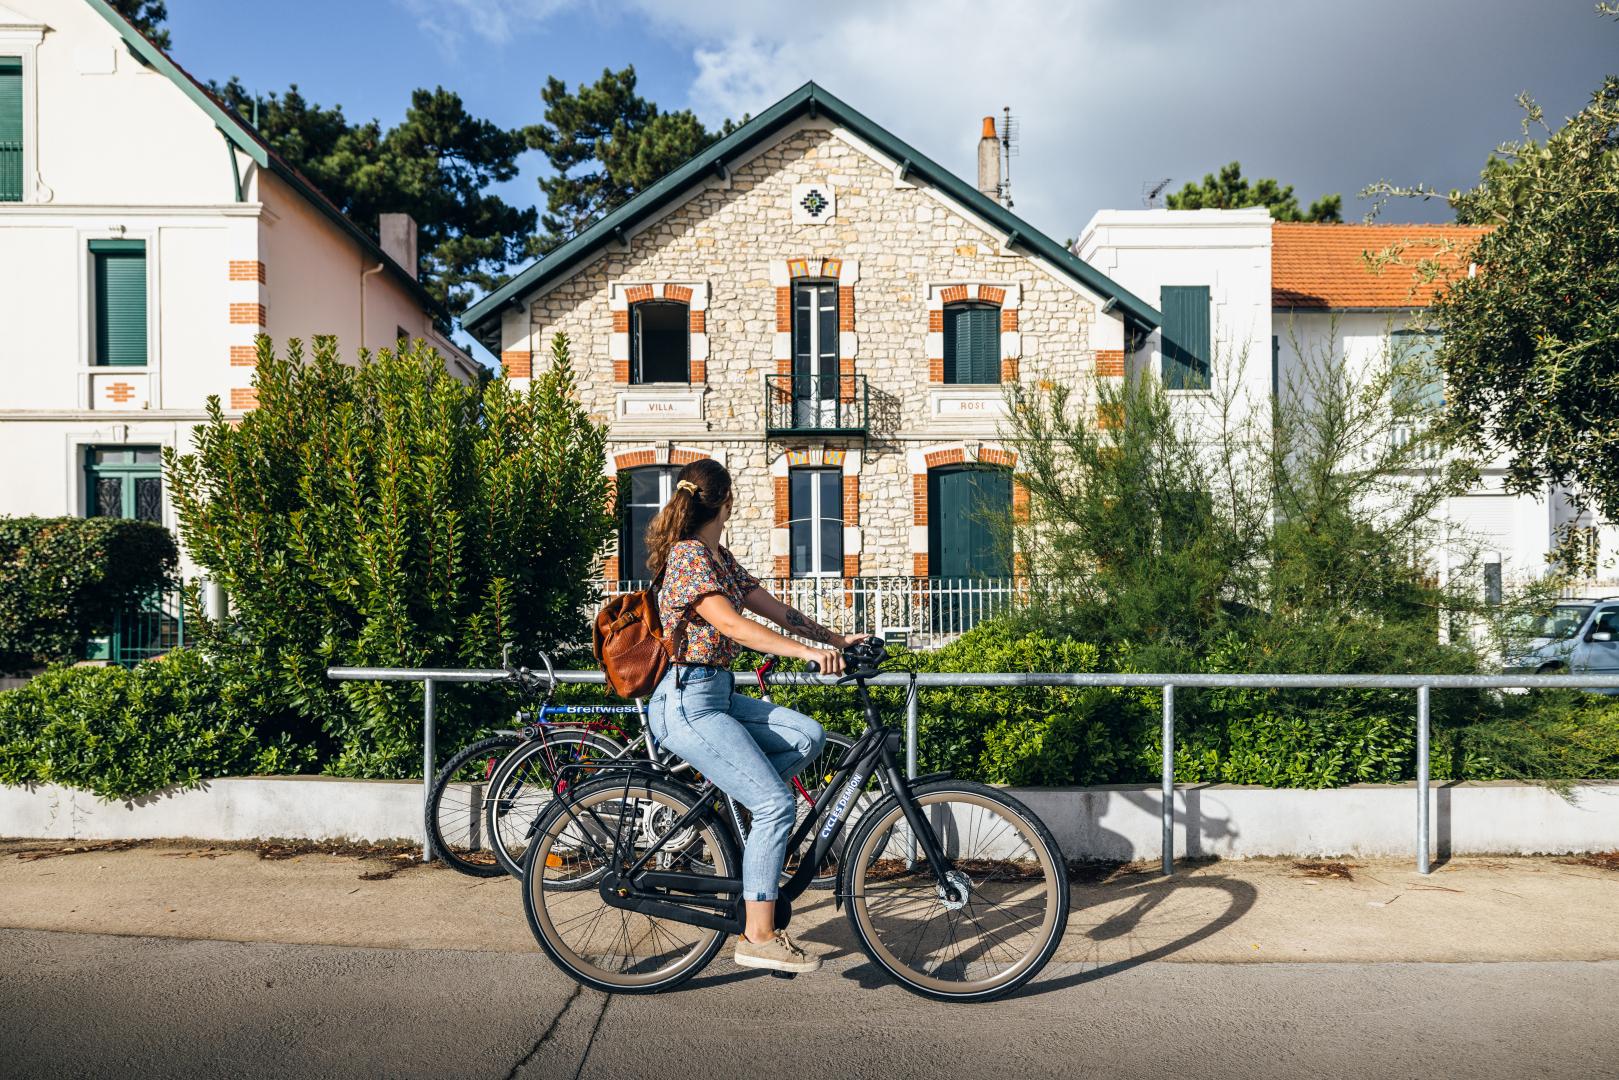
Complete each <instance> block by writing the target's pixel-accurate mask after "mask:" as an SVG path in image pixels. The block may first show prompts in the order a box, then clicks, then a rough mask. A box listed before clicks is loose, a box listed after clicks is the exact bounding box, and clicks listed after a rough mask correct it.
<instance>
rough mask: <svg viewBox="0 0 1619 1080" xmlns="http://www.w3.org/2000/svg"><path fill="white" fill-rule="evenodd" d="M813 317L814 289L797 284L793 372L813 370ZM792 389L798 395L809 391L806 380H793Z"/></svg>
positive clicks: (807, 373)
mask: <svg viewBox="0 0 1619 1080" xmlns="http://www.w3.org/2000/svg"><path fill="white" fill-rule="evenodd" d="M814 317H815V290H814V289H813V288H811V287H810V286H808V285H799V286H797V287H796V288H795V289H794V290H793V374H794V375H809V374H812V373H813V371H814V366H813V364H812V363H811V357H810V326H811V325H812V323H813V320H814ZM793 391H794V393H796V394H799V395H800V396H802V395H804V394H806V393H808V392H809V383H808V381H807V380H799V379H794V380H793Z"/></svg>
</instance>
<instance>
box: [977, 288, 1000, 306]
mask: <svg viewBox="0 0 1619 1080" xmlns="http://www.w3.org/2000/svg"><path fill="white" fill-rule="evenodd" d="M978 299H980V300H982V301H983V302H984V303H986V304H994V305H996V306H997V307H999V306H1000V304H1001V303H1002V301H1004V300H1005V299H1006V290H1005V289H1003V288H1001V287H1000V286H998V285H980V286H978Z"/></svg>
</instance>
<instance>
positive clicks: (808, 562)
mask: <svg viewBox="0 0 1619 1080" xmlns="http://www.w3.org/2000/svg"><path fill="white" fill-rule="evenodd" d="M788 527H789V529H790V530H791V533H790V537H789V539H790V540H791V542H792V548H793V574H794V575H795V576H798V575H804V574H813V573H814V572H815V548H814V544H815V528H814V522H812V521H811V520H810V519H809V518H808V517H803V518H799V519H798V520H796V521H794V522H792V523H791V524H790V525H789V526H788Z"/></svg>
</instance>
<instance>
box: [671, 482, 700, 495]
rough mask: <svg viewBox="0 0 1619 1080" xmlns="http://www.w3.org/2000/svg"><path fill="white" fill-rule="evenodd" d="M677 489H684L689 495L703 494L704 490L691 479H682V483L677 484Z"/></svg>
mask: <svg viewBox="0 0 1619 1080" xmlns="http://www.w3.org/2000/svg"><path fill="white" fill-rule="evenodd" d="M675 489H676V490H678V491H684V492H685V493H686V494H688V495H701V494H702V493H703V492H702V490H701V489H700V488H698V486H697V485H696V484H694V483H692V482H691V481H690V480H682V481H681V482H680V483H678V484H676V485H675Z"/></svg>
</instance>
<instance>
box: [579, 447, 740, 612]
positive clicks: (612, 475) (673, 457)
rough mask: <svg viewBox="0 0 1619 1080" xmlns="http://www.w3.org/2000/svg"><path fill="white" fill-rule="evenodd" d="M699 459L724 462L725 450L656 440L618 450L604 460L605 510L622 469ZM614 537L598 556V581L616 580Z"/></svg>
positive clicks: (611, 506)
mask: <svg viewBox="0 0 1619 1080" xmlns="http://www.w3.org/2000/svg"><path fill="white" fill-rule="evenodd" d="M703 458H713V459H714V460H715V461H718V462H719V463H720V464H721V465H723V464H725V452H724V451H723V450H722V451H719V452H716V453H710V452H709V451H707V450H700V449H698V448H697V447H694V446H677V445H675V444H673V443H660V444H658V445H656V446H637V447H630V448H626V449H623V450H618V451H616V452H614V453H611V454H609V455H608V459H607V469H606V472H607V512H608V513H609V514H611V513H613V511H614V510H615V509H616V508H617V505H618V474H619V473H621V472H623V471H624V470H626V469H639V468H642V467H644V466H647V465H690V464H691V463H692V462H694V461H700V460H702V459H703ZM618 572H619V564H618V537H617V533H616V532H615V533H614V538H613V550H612V551H611V552H610V553H608V554H607V555H606V556H604V557H603V558H602V580H603V581H605V582H607V583H608V584H609V585H611V584H613V583H615V582H617V581H618Z"/></svg>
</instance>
